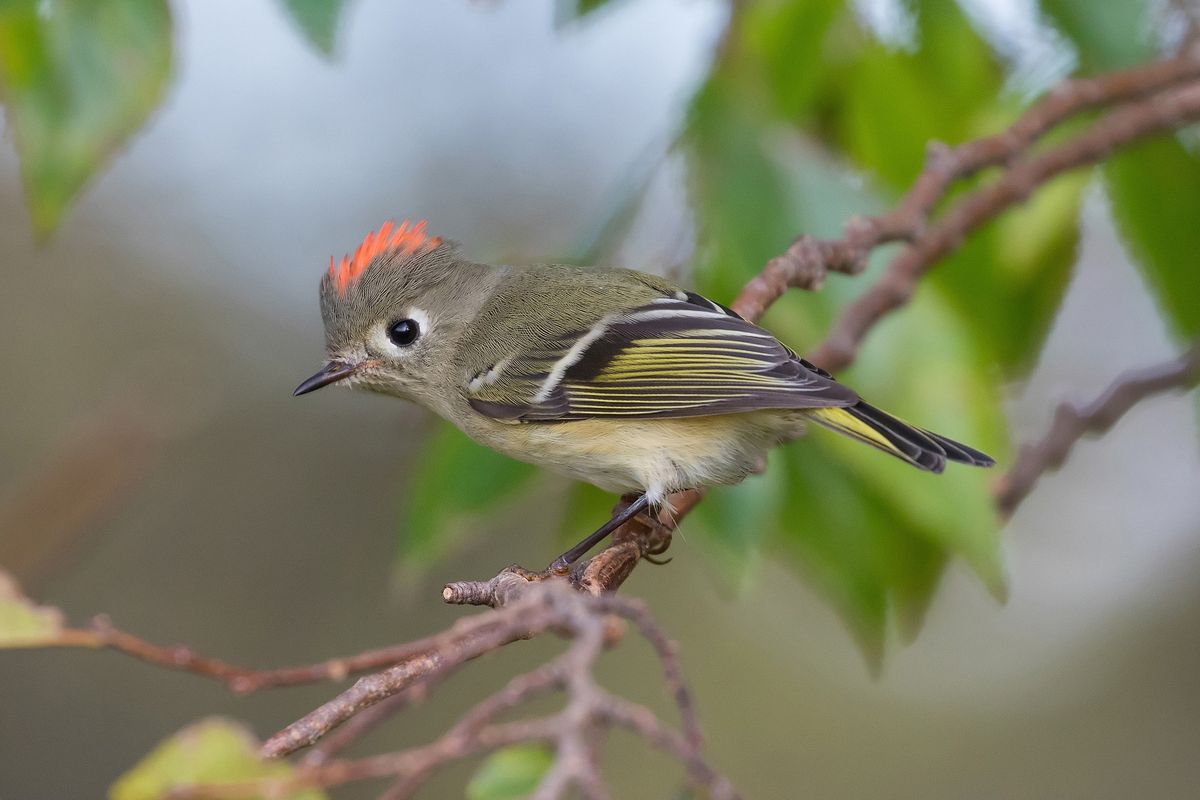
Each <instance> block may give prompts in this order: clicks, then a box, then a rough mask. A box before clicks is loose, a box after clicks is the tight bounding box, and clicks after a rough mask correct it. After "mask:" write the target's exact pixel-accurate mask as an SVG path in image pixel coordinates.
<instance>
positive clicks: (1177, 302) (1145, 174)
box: [1104, 137, 1200, 337]
mask: <svg viewBox="0 0 1200 800" xmlns="http://www.w3.org/2000/svg"><path fill="white" fill-rule="evenodd" d="M1104 169H1105V175H1106V177H1107V178H1108V194H1109V198H1110V199H1111V201H1112V210H1113V216H1114V217H1115V218H1116V220H1117V226H1118V229H1119V230H1120V232H1121V234H1122V235H1123V237H1124V240H1125V243H1126V245H1127V246H1128V248H1129V251H1130V254H1131V255H1132V256H1133V258H1134V260H1135V261H1136V262H1137V264H1138V266H1139V268H1140V269H1141V271H1142V275H1143V277H1144V278H1145V279H1146V283H1147V284H1148V285H1149V288H1150V293H1151V294H1152V295H1153V296H1154V299H1155V300H1156V301H1157V303H1158V307H1159V309H1161V311H1162V313H1163V316H1165V317H1166V319H1167V323H1168V326H1169V327H1170V328H1171V330H1173V331H1174V332H1175V333H1176V334H1177V335H1179V336H1183V337H1194V336H1195V335H1196V334H1198V333H1200V268H1197V254H1198V253H1200V188H1198V187H1200V158H1197V156H1196V154H1194V153H1192V152H1189V151H1188V150H1187V149H1186V148H1185V147H1184V146H1183V144H1181V143H1180V141H1179V140H1178V139H1177V138H1174V137H1165V138H1161V139H1154V140H1152V141H1148V142H1145V143H1143V144H1140V145H1138V146H1136V147H1133V148H1131V149H1129V150H1126V151H1125V152H1123V153H1121V154H1119V155H1117V156H1114V157H1113V158H1112V159H1111V160H1109V161H1108V163H1107V164H1106V165H1105V168H1104Z"/></svg>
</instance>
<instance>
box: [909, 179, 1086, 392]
mask: <svg viewBox="0 0 1200 800" xmlns="http://www.w3.org/2000/svg"><path fill="white" fill-rule="evenodd" d="M1091 176H1092V173H1091V172H1089V171H1082V172H1076V173H1072V174H1069V175H1065V176H1063V177H1061V178H1058V179H1056V180H1054V181H1052V182H1051V183H1049V184H1047V185H1046V186H1043V187H1042V188H1040V189H1039V190H1038V191H1037V192H1036V193H1035V194H1034V195H1033V196H1032V197H1030V199H1029V200H1028V201H1027V202H1026V203H1025V204H1024V205H1022V206H1018V207H1017V208H1014V209H1012V210H1010V211H1008V212H1006V213H1005V214H1003V215H1002V216H1001V217H999V218H998V219H996V220H995V221H993V222H990V223H988V224H987V225H985V226H984V227H982V228H980V229H979V230H977V231H975V232H974V233H972V234H971V235H970V236H969V237H968V238H967V239H966V240H965V241H964V242H963V244H962V246H961V247H959V248H958V249H957V250H955V251H954V252H953V253H951V254H950V255H948V256H946V257H945V258H943V259H942V261H941V262H940V263H939V264H938V266H937V269H935V270H934V271H933V272H932V273H931V274H930V276H929V278H928V279H927V280H926V281H925V285H927V286H936V287H937V288H938V289H939V290H941V291H942V292H943V293H944V294H945V296H946V297H947V298H948V299H949V300H950V301H951V303H952V304H953V305H954V306H955V308H956V309H957V310H958V312H959V313H960V314H961V315H962V317H963V319H964V320H968V321H969V324H968V326H967V330H966V331H965V332H964V335H967V336H974V337H976V339H977V340H978V341H979V342H980V343H981V344H982V345H984V346H985V347H987V348H988V349H989V350H990V356H991V357H992V358H993V359H995V360H996V361H997V362H998V363H999V364H1000V365H1001V366H1003V367H1005V368H1006V369H1007V370H1008V371H1009V373H1010V374H1020V373H1022V372H1024V371H1026V370H1028V369H1030V368H1031V367H1032V366H1033V364H1034V362H1035V360H1036V357H1037V354H1038V353H1039V352H1040V351H1041V346H1042V343H1043V342H1044V341H1045V338H1046V335H1047V334H1048V333H1049V332H1050V327H1051V325H1052V324H1053V322H1054V317H1055V315H1056V314H1057V313H1058V308H1059V306H1060V305H1061V304H1062V299H1063V297H1064V296H1065V294H1066V291H1067V286H1068V285H1069V283H1070V280H1071V275H1072V272H1073V270H1074V266H1075V263H1076V255H1077V249H1078V245H1079V213H1080V208H1081V206H1082V203H1083V190H1084V188H1085V187H1086V186H1087V185H1088V182H1089V181H1090V180H1091Z"/></svg>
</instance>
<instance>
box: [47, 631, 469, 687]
mask: <svg viewBox="0 0 1200 800" xmlns="http://www.w3.org/2000/svg"><path fill="white" fill-rule="evenodd" d="M487 622H488V621H487V620H481V619H479V618H478V617H476V618H471V619H466V620H460V622H459V623H457V624H456V625H455V626H454V627H453V628H451V629H450V630H449V631H447V632H446V633H444V634H441V635H439V636H434V637H428V638H425V639H418V640H416V641H413V642H406V643H404V644H399V645H392V646H390V647H382V648H379V649H377V650H367V651H365V652H362V653H358V654H355V655H352V656H345V657H341V658H331V659H329V660H327V661H321V662H318V663H316V664H308V665H304V666H294V667H280V668H277V669H263V670H258V669H251V668H247V667H241V666H237V665H236V664H230V663H228V662H226V661H221V660H219V659H215V658H209V657H207V656H202V655H199V654H198V653H196V651H195V650H193V649H192V648H190V647H187V646H185V645H165V646H164V645H158V644H154V643H152V642H148V641H146V640H145V639H142V638H140V637H138V636H135V635H134V634H132V633H128V632H126V631H123V630H120V629H118V628H116V627H114V626H113V624H112V622H111V621H110V620H109V618H108V617H106V616H103V615H101V616H98V617H96V618H94V619H93V620H92V624H91V626H90V627H87V628H64V629H63V630H61V631H60V632H59V633H58V635H57V636H56V637H55V638H54V639H49V640H45V641H40V642H38V643H37V646H38V647H82V648H87V649H102V650H113V651H116V652H118V653H123V654H125V655H127V656H132V657H133V658H136V659H138V660H139V661H145V662H147V663H149V664H154V665H156V666H159V667H165V668H167V669H174V670H180V671H182V672H190V673H192V674H194V675H200V676H202V677H205V678H212V679H214V680H217V681H220V682H222V683H224V684H225V685H227V686H228V687H229V688H230V689H231V690H232V691H234V692H236V693H238V694H249V693H251V692H257V691H260V690H262V689H273V688H279V687H284V686H300V685H303V684H308V683H321V682H323V681H340V680H344V679H345V678H347V677H348V676H350V675H354V674H357V673H362V672H369V671H372V670H378V669H382V668H384V667H389V666H391V665H393V664H396V663H398V662H401V661H406V660H409V659H411V658H412V657H413V656H414V654H422V653H426V652H428V651H429V650H430V648H431V647H432V646H433V645H434V643H435V642H437V641H439V640H441V639H442V638H443V637H446V636H450V635H452V634H453V635H455V636H459V637H462V638H464V639H469V638H471V637H473V636H486V635H487V630H486V626H487Z"/></svg>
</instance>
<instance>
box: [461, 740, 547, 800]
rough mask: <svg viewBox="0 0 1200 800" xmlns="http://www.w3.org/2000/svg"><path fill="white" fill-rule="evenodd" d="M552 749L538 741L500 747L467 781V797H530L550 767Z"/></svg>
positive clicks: (480, 799) (507, 799)
mask: <svg viewBox="0 0 1200 800" xmlns="http://www.w3.org/2000/svg"><path fill="white" fill-rule="evenodd" d="M552 763H554V758H553V756H551V754H550V751H549V750H547V749H546V748H544V747H538V746H536V745H521V746H517V747H506V748H504V749H503V750H497V751H496V752H494V753H492V754H491V755H490V756H488V758H487V760H486V761H484V762H483V764H482V765H480V767H479V771H478V772H476V773H475V777H473V778H471V782H470V783H469V784H467V800H510V798H516V797H526V796H527V795H529V794H530V793H532V792H533V790H534V789H536V788H537V785H538V781H540V780H541V779H542V776H543V775H545V774H546V772H547V770H549V769H550V765H551V764H552Z"/></svg>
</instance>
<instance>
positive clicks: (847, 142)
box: [821, 0, 1003, 189]
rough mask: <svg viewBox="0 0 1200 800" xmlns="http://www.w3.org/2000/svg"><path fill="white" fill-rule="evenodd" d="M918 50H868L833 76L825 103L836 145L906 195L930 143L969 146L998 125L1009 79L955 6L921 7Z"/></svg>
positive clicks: (873, 45)
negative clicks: (983, 130) (1003, 90)
mask: <svg viewBox="0 0 1200 800" xmlns="http://www.w3.org/2000/svg"><path fill="white" fill-rule="evenodd" d="M914 12H915V13H916V19H917V36H918V42H917V44H918V49H916V50H915V51H908V50H895V49H890V48H888V47H887V46H886V45H884V44H882V43H880V42H875V41H872V42H869V43H868V44H865V45H863V46H862V47H861V49H860V51H859V52H857V53H856V54H855V57H854V58H853V59H849V60H847V61H846V62H845V65H844V66H843V68H841V69H837V68H833V69H830V70H829V79H828V81H827V82H826V84H825V86H824V87H823V88H824V96H823V98H822V100H821V102H822V104H823V106H824V107H825V109H826V110H825V114H826V116H827V118H828V119H827V123H828V124H829V125H830V126H831V128H832V131H831V133H832V136H833V138H834V139H835V141H836V143H837V144H838V145H839V146H840V147H841V148H842V149H844V150H845V151H846V152H847V153H848V154H849V155H850V156H851V157H852V158H853V159H854V160H855V162H856V163H858V164H860V165H861V166H864V167H867V168H868V169H870V170H871V171H872V173H874V175H875V176H877V177H878V178H879V179H880V180H881V181H882V182H883V184H884V185H886V186H890V187H892V188H894V189H903V188H906V187H907V186H908V184H909V183H911V181H912V180H913V178H914V177H915V176H916V175H917V173H918V172H920V170H921V167H922V166H923V164H924V160H925V150H926V147H927V145H928V143H929V142H930V141H935V140H936V141H942V142H951V143H954V142H961V141H965V140H967V139H970V138H972V136H973V135H975V134H977V133H979V132H980V128H981V127H983V126H984V123H986V124H988V125H994V123H995V117H996V109H997V105H998V103H999V102H1000V90H1001V87H1002V86H1003V75H1002V73H1001V70H1000V67H999V64H998V62H997V61H996V59H995V57H994V56H993V55H992V53H991V50H990V49H989V48H988V46H987V44H986V42H984V41H983V39H982V38H981V37H980V36H979V34H977V33H976V32H975V30H974V29H973V28H972V27H971V25H970V24H969V23H968V22H967V20H966V18H965V17H964V16H963V13H962V10H961V9H960V8H959V7H958V5H957V4H956V3H955V2H954V1H953V0H920V2H918V3H916V4H915V7H914Z"/></svg>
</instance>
